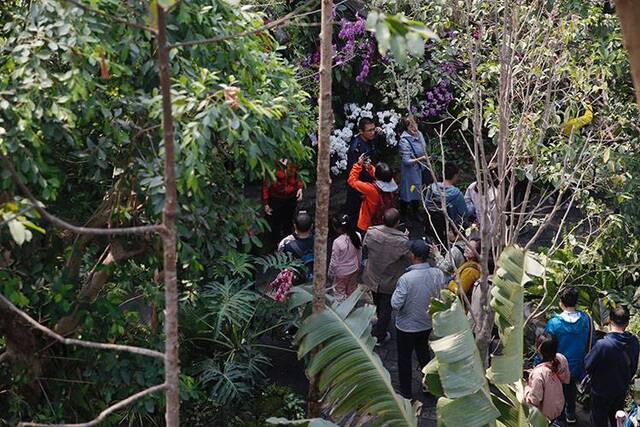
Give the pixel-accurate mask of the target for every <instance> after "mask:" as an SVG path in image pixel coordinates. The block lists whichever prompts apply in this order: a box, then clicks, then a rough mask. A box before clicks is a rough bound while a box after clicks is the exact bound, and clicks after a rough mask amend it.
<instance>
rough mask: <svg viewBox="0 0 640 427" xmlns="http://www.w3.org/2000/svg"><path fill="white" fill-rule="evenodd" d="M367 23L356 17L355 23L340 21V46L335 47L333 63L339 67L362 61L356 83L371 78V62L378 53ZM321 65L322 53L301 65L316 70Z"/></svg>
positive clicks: (306, 59)
mask: <svg viewBox="0 0 640 427" xmlns="http://www.w3.org/2000/svg"><path fill="white" fill-rule="evenodd" d="M366 26H367V25H366V21H365V19H364V18H363V17H362V16H360V15H356V20H355V21H349V20H347V19H345V18H343V19H342V20H341V21H340V32H339V33H338V44H334V45H333V61H334V63H335V64H336V65H337V66H340V67H342V68H344V67H345V66H346V65H347V64H348V63H349V62H351V61H353V60H354V59H356V58H359V59H360V70H359V71H358V75H357V76H356V81H358V82H363V81H365V80H366V78H367V77H368V76H369V71H370V68H371V60H372V58H373V55H374V54H375V52H376V42H375V38H374V37H373V36H372V35H371V34H370V33H368V32H367V29H366ZM319 64H320V51H318V50H316V51H315V52H313V53H311V54H309V55H307V56H306V57H305V58H304V59H303V60H302V63H301V65H302V66H303V67H305V68H315V67H317V66H318V65H319Z"/></svg>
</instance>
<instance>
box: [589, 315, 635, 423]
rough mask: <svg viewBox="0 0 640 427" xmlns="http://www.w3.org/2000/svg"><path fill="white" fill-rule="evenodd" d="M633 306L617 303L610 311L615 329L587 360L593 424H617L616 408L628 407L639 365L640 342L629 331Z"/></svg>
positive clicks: (599, 342) (595, 346)
mask: <svg viewBox="0 0 640 427" xmlns="http://www.w3.org/2000/svg"><path fill="white" fill-rule="evenodd" d="M629 317H630V315H629V310H627V309H626V308H625V307H623V306H620V305H618V306H616V307H615V308H614V309H612V310H611V313H610V315H609V322H610V323H609V325H610V327H611V332H609V333H608V334H607V335H605V337H604V338H603V339H601V340H599V341H598V342H596V344H595V345H594V346H593V348H592V349H591V351H590V352H589V354H587V357H586V358H585V360H584V363H585V369H586V371H587V373H588V374H589V375H590V376H591V426H592V427H608V426H609V425H611V426H612V427H615V426H616V412H617V411H619V410H624V407H625V400H626V397H627V393H628V392H629V384H630V383H631V380H632V379H633V377H634V375H635V373H636V370H637V369H638V355H640V344H638V339H637V338H636V337H634V336H633V335H631V334H630V333H629V332H626V331H625V330H626V329H627V326H629Z"/></svg>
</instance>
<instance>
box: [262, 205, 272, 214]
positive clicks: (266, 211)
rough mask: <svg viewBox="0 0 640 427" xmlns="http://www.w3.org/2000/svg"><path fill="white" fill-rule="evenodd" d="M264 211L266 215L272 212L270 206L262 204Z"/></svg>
mask: <svg viewBox="0 0 640 427" xmlns="http://www.w3.org/2000/svg"><path fill="white" fill-rule="evenodd" d="M264 213H266V214H267V215H271V214H273V209H271V206H269V205H264Z"/></svg>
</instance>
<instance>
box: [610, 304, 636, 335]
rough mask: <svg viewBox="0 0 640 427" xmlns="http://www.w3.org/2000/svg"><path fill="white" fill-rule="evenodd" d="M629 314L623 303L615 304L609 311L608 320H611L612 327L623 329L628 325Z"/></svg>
mask: <svg viewBox="0 0 640 427" xmlns="http://www.w3.org/2000/svg"><path fill="white" fill-rule="evenodd" d="M630 317H631V315H630V314H629V310H627V308H626V307H625V306H623V305H616V306H615V307H613V308H612V309H611V311H610V312H609V321H610V322H611V327H612V329H620V330H623V331H624V330H625V329H627V326H629V319H630Z"/></svg>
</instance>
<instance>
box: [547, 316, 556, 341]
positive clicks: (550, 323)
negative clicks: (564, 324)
mask: <svg viewBox="0 0 640 427" xmlns="http://www.w3.org/2000/svg"><path fill="white" fill-rule="evenodd" d="M555 324H556V322H554V321H553V318H551V319H549V321H548V322H547V326H545V327H544V331H545V332H546V333H547V334H551V335H553V336H555V337H556V338H557V336H556V328H555Z"/></svg>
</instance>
